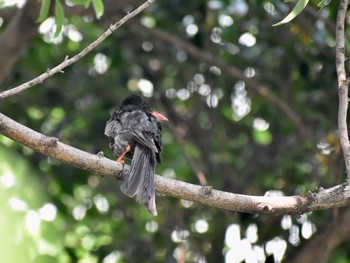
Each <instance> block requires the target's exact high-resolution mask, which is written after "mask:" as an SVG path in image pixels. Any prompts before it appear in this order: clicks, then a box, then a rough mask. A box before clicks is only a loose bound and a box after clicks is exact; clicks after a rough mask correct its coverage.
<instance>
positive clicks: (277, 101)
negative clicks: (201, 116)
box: [133, 24, 315, 143]
mask: <svg viewBox="0 0 350 263" xmlns="http://www.w3.org/2000/svg"><path fill="white" fill-rule="evenodd" d="M133 26H135V27H136V26H137V25H135V24H134V25H133ZM138 27H139V28H143V29H144V30H148V32H149V33H151V34H152V35H154V36H155V37H157V38H158V39H162V40H163V41H165V42H168V43H169V44H171V45H172V46H175V47H176V48H178V49H182V50H184V51H185V52H187V53H188V54H189V55H190V56H192V57H194V58H195V59H197V60H202V61H205V62H207V63H210V64H212V65H216V66H218V67H219V68H221V69H222V70H223V71H225V72H226V74H227V75H228V76H231V77H233V78H237V79H241V80H243V81H244V82H245V83H246V84H247V87H248V88H249V89H251V90H252V91H254V92H255V93H256V94H258V95H260V96H262V97H263V98H265V99H267V100H268V101H269V102H271V103H273V104H274V105H276V107H277V108H278V109H280V110H281V111H282V112H283V113H284V114H285V115H286V116H287V117H288V118H289V119H290V120H291V121H292V122H293V123H294V125H295V126H296V128H297V129H298V130H299V132H300V134H301V135H302V136H303V137H304V138H305V139H307V140H309V141H311V142H313V143H315V139H314V136H313V135H312V133H311V132H310V130H309V129H308V128H307V126H306V125H305V123H304V122H303V120H302V119H301V118H300V116H299V115H298V114H297V112H296V111H295V110H294V109H293V108H292V107H291V106H290V105H289V104H288V103H287V102H286V101H285V100H283V99H282V98H280V97H279V96H278V95H277V94H275V93H274V92H273V91H271V90H270V89H269V88H268V87H266V86H263V85H261V84H260V83H258V81H256V80H254V79H252V78H247V77H246V76H245V75H244V74H243V72H242V71H241V70H240V69H239V68H237V67H235V66H234V65H231V64H230V63H228V62H226V61H225V60H223V59H221V58H220V57H218V56H216V55H214V54H213V53H210V52H208V51H206V50H200V49H198V48H197V47H196V46H194V45H192V44H191V43H189V42H188V41H185V40H183V39H181V38H179V37H177V36H175V35H173V34H170V33H168V32H166V31H164V30H161V29H158V28H146V27H142V26H141V25H139V26H138Z"/></svg>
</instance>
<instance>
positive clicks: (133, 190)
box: [105, 93, 167, 215]
mask: <svg viewBox="0 0 350 263" xmlns="http://www.w3.org/2000/svg"><path fill="white" fill-rule="evenodd" d="M158 120H167V119H166V118H165V117H164V116H163V115H161V114H160V113H158V112H154V111H153V110H152V108H151V107H150V105H149V104H148V103H146V102H145V101H143V100H142V98H141V97H140V96H139V95H137V94H136V93H132V94H131V95H130V96H129V97H127V98H126V99H125V100H124V101H123V102H122V104H121V106H120V107H119V108H118V109H116V110H114V111H113V113H112V116H111V118H110V120H109V121H108V122H107V124H106V128H105V134H106V135H107V136H108V138H109V147H110V148H111V150H112V151H113V153H114V154H115V155H117V156H121V159H122V158H123V156H124V155H125V156H126V157H128V158H130V159H132V161H131V167H130V172H129V175H128V177H127V178H126V180H125V181H124V182H123V184H122V185H121V190H122V192H123V193H124V194H126V195H128V196H130V197H133V196H135V195H137V201H138V202H140V203H142V204H144V205H145V206H146V208H147V209H148V211H149V212H150V213H151V214H153V215H156V214H157V209H156V204H155V190H154V170H155V167H156V163H160V162H161V153H162V135H161V129H162V126H161V123H160V122H159V121H158ZM121 159H118V160H119V161H121Z"/></svg>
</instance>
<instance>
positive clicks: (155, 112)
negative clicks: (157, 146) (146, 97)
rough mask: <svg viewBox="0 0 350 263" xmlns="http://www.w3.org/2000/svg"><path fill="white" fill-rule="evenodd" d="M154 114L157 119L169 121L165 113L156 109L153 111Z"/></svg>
mask: <svg viewBox="0 0 350 263" xmlns="http://www.w3.org/2000/svg"><path fill="white" fill-rule="evenodd" d="M152 115H153V116H154V117H155V118H156V119H157V120H160V121H169V120H168V118H167V117H165V116H164V115H163V114H161V113H159V112H157V111H154V112H152Z"/></svg>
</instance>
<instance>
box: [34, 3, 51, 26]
mask: <svg viewBox="0 0 350 263" xmlns="http://www.w3.org/2000/svg"><path fill="white" fill-rule="evenodd" d="M50 5H51V0H42V1H41V7H40V13H39V17H38V20H37V22H42V21H44V20H45V19H46V18H47V15H48V14H49V10H50Z"/></svg>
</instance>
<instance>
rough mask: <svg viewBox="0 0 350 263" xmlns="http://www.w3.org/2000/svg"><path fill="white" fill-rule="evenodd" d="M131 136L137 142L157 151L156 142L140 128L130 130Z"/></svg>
mask: <svg viewBox="0 0 350 263" xmlns="http://www.w3.org/2000/svg"><path fill="white" fill-rule="evenodd" d="M132 137H133V139H134V140H135V141H136V142H137V143H139V144H141V145H144V146H146V147H148V148H151V149H152V150H153V151H154V152H156V153H158V149H157V146H156V144H155V143H154V140H153V138H152V137H151V136H150V135H148V134H147V133H145V132H142V131H140V130H134V131H133V132H132Z"/></svg>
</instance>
